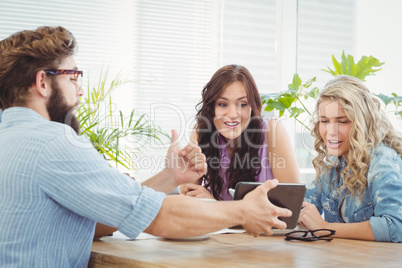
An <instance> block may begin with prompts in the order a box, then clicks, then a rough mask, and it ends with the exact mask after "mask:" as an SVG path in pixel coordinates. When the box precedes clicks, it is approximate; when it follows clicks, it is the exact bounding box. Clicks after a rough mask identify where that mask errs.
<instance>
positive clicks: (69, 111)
mask: <svg viewBox="0 0 402 268" xmlns="http://www.w3.org/2000/svg"><path fill="white" fill-rule="evenodd" d="M51 86H52V93H51V95H50V97H49V100H48V102H47V104H46V108H47V112H48V113H49V116H50V120H51V121H54V122H59V123H62V124H66V125H68V126H70V127H72V128H73V129H74V131H75V132H76V133H77V135H79V134H80V123H79V122H78V119H77V117H76V116H75V115H74V113H75V107H77V105H78V104H79V101H77V103H75V104H74V105H68V104H67V103H66V99H65V98H64V96H63V95H62V93H61V89H60V88H59V86H58V84H57V83H56V81H55V79H53V81H52V84H51Z"/></svg>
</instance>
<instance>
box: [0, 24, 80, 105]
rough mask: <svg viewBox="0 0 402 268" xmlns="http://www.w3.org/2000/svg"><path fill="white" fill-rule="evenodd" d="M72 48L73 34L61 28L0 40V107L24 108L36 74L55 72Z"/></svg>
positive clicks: (71, 53)
mask: <svg viewBox="0 0 402 268" xmlns="http://www.w3.org/2000/svg"><path fill="white" fill-rule="evenodd" d="M76 46H77V42H76V40H75V38H74V36H73V34H72V33H71V32H70V31H68V30H67V29H65V28H63V27H61V26H59V27H48V26H44V27H39V28H38V29H36V30H35V31H29V30H26V31H21V32H17V33H15V34H13V35H11V36H10V37H8V38H6V39H4V40H2V41H0V108H1V109H3V110H4V109H7V108H9V107H12V106H22V105H24V104H25V103H26V101H27V98H28V88H29V87H30V86H32V85H33V84H34V83H35V79H36V74H37V73H38V71H40V70H46V69H57V67H58V65H59V64H60V62H61V61H62V60H63V59H65V58H66V57H69V56H72V55H74V50H75V48H76Z"/></svg>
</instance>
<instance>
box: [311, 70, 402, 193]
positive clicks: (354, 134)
mask: <svg viewBox="0 0 402 268" xmlns="http://www.w3.org/2000/svg"><path fill="white" fill-rule="evenodd" d="M324 100H332V101H339V103H340V104H341V105H342V106H343V108H344V111H345V114H346V116H347V117H348V119H349V120H350V121H351V122H352V128H351V130H350V135H349V139H350V150H349V152H348V155H347V159H349V161H348V163H347V165H346V167H345V168H344V169H343V170H342V172H341V173H340V161H336V162H334V161H330V156H331V155H330V154H329V153H328V151H327V148H326V145H325V143H324V141H323V139H322V138H321V136H320V131H319V124H320V119H319V106H320V104H321V103H322V102H323V101H324ZM312 123H313V128H312V130H311V134H312V136H313V137H314V139H315V140H314V148H315V150H316V151H317V152H318V155H317V157H315V158H314V159H313V165H314V168H315V170H316V174H317V175H316V179H317V178H318V177H319V176H320V175H321V174H322V173H323V172H324V171H325V170H326V171H328V170H329V169H331V168H333V167H334V166H336V169H337V170H338V174H339V173H340V177H341V178H342V180H343V184H342V186H341V187H340V188H339V189H338V192H339V193H340V192H341V191H342V190H344V189H347V190H348V192H349V194H351V195H356V194H358V195H359V197H360V198H362V196H363V194H364V192H365V190H366V186H367V178H366V174H367V170H368V167H369V163H370V157H371V154H372V152H373V150H374V149H375V147H376V146H377V145H379V144H380V143H384V144H385V145H387V146H389V147H391V148H393V149H394V150H395V151H396V152H397V153H398V154H399V156H400V157H401V158H402V135H401V133H399V132H398V131H397V130H396V129H395V128H394V127H393V126H392V124H391V122H390V121H389V119H388V117H387V115H386V114H385V112H384V111H383V110H382V108H381V103H380V101H379V100H378V99H377V98H376V97H375V96H374V95H373V94H372V93H371V92H370V91H369V90H368V88H367V87H366V86H365V85H364V84H363V83H362V82H361V81H360V80H359V79H357V78H355V77H351V76H347V75H340V76H337V77H336V78H335V79H333V80H331V81H329V82H328V83H327V84H326V85H325V87H324V89H323V90H322V91H321V92H320V95H319V98H318V101H317V104H316V107H315V111H314V113H313V115H312ZM339 158H340V157H339ZM339 160H340V159H339ZM326 173H327V174H328V172H326Z"/></svg>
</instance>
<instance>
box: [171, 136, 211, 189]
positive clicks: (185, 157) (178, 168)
mask: <svg viewBox="0 0 402 268" xmlns="http://www.w3.org/2000/svg"><path fill="white" fill-rule="evenodd" d="M205 160H206V158H205V155H204V154H203V153H202V151H201V148H200V147H199V146H198V144H197V142H194V141H191V142H190V143H189V144H188V145H187V146H186V147H184V148H183V149H181V150H180V149H179V146H178V134H177V132H176V131H175V130H172V140H171V145H170V148H169V150H168V153H167V157H166V167H167V169H168V170H169V172H170V173H171V175H172V176H173V178H174V180H175V181H176V183H177V184H178V185H180V184H183V183H189V182H190V183H192V182H195V181H196V180H198V179H199V178H200V177H202V176H203V175H204V174H205V172H206V170H207V163H206V162H205Z"/></svg>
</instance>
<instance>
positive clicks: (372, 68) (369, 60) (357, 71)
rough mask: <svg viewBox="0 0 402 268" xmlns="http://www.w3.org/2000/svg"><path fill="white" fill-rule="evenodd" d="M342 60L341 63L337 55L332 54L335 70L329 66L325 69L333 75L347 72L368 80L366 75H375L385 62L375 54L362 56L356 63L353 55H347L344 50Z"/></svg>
mask: <svg viewBox="0 0 402 268" xmlns="http://www.w3.org/2000/svg"><path fill="white" fill-rule="evenodd" d="M341 59H342V61H341V62H340V63H339V62H338V61H337V60H336V58H335V56H334V55H332V64H333V65H334V70H332V69H331V68H329V67H328V69H327V70H325V69H322V70H323V71H325V72H327V73H330V74H332V75H333V76H337V75H341V74H346V75H349V76H354V77H357V78H359V79H360V80H362V81H366V80H365V79H366V77H367V76H369V75H375V73H376V72H378V71H381V68H380V67H381V66H382V65H384V62H380V61H379V60H378V59H376V58H374V57H373V56H369V57H366V56H362V57H361V59H360V60H359V62H358V63H355V61H354V59H353V56H351V55H347V56H345V52H344V51H343V52H342V57H341Z"/></svg>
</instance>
